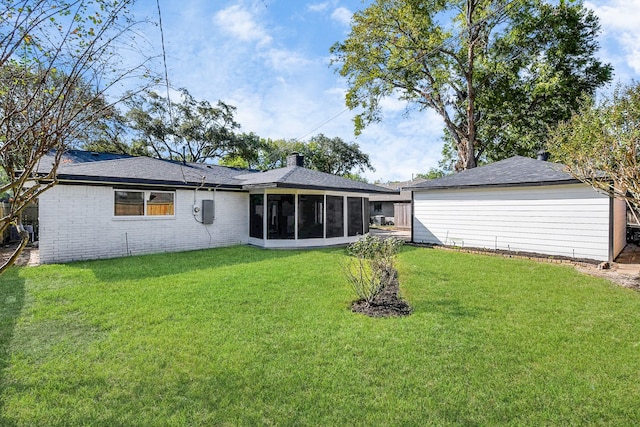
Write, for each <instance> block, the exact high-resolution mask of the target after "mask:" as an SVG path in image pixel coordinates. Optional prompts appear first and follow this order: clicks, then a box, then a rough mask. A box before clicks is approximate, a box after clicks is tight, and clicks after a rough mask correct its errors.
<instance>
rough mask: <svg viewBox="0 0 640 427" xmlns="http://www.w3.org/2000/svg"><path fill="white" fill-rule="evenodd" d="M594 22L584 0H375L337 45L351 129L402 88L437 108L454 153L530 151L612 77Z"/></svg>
mask: <svg viewBox="0 0 640 427" xmlns="http://www.w3.org/2000/svg"><path fill="white" fill-rule="evenodd" d="M598 31H599V27H598V21H597V18H596V17H595V15H594V14H593V13H592V12H591V11H587V10H586V9H584V7H583V5H582V3H581V2H579V1H576V2H568V1H560V2H559V3H558V4H551V3H550V2H545V1H542V0H376V1H375V2H374V3H373V4H372V5H370V6H369V7H367V8H365V9H364V10H362V11H360V12H357V13H356V14H354V16H353V24H352V28H351V32H350V33H349V35H348V37H347V38H346V40H345V41H343V42H340V43H337V44H335V45H334V46H333V47H332V48H331V52H332V53H333V54H334V59H333V63H334V64H337V65H338V67H339V68H338V71H339V73H340V74H341V75H342V76H344V77H346V78H347V81H348V86H349V89H348V92H347V95H346V103H347V106H348V107H350V108H352V109H355V108H361V109H362V112H360V113H359V114H358V115H357V116H356V118H355V132H356V134H358V133H360V132H361V131H362V129H363V128H364V127H365V126H366V125H367V124H369V123H371V122H376V121H379V120H381V119H382V116H381V108H380V105H381V104H380V101H381V100H382V99H383V98H385V97H387V96H397V97H399V98H400V99H402V100H405V101H407V102H408V103H409V104H417V105H418V107H419V108H420V109H426V108H432V109H434V110H435V111H436V112H437V113H438V114H439V115H440V116H441V117H442V118H443V120H444V122H445V135H446V139H447V140H448V143H449V144H450V146H451V147H453V150H449V152H451V153H453V154H454V155H455V156H456V157H457V159H456V162H455V163H456V164H455V168H456V169H467V168H472V167H475V166H476V165H477V164H478V162H479V161H480V160H481V159H483V158H486V159H490V160H497V159H500V158H504V157H508V156H510V155H512V154H516V153H518V154H528V155H531V154H532V153H533V152H534V151H535V148H538V147H539V144H540V139H539V138H540V137H541V136H543V135H544V133H545V132H546V131H547V128H548V127H549V126H554V125H555V124H556V123H557V122H558V121H559V120H562V119H563V118H567V117H568V115H569V114H570V112H571V111H572V109H573V108H575V106H576V105H577V102H578V100H579V99H580V97H581V96H582V94H583V93H587V94H593V92H594V90H595V89H596V88H598V87H599V86H601V85H602V84H603V83H605V82H607V81H609V80H610V78H611V67H610V66H609V65H604V64H602V63H600V62H599V61H597V60H596V59H595V58H594V56H593V55H594V53H595V52H596V50H597V49H598V44H597V41H596V36H597V33H598Z"/></svg>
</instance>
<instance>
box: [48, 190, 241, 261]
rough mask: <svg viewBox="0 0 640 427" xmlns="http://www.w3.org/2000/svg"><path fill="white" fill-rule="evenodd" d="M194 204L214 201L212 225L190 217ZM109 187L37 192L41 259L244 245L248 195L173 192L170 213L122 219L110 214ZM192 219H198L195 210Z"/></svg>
mask: <svg viewBox="0 0 640 427" xmlns="http://www.w3.org/2000/svg"><path fill="white" fill-rule="evenodd" d="M194 193H195V194H196V203H197V204H198V205H201V201H202V200H203V199H215V219H214V221H213V224H210V225H203V224H201V223H199V222H197V221H196V220H195V219H194V216H193V213H192V212H193V205H194ZM113 212H114V190H113V188H111V187H97V186H83V185H57V186H55V187H53V188H52V189H50V190H48V191H46V192H45V193H43V194H42V196H40V214H39V215H40V260H41V262H43V263H53V262H66V261H74V260H84V259H96V258H112V257H120V256H126V255H128V254H131V255H137V254H143V253H154V252H176V251H185V250H192V249H203V248H211V247H218V246H229V245H234V244H246V243H247V242H248V235H249V225H248V224H249V220H248V215H249V196H248V194H246V193H235V192H224V191H217V192H215V193H214V192H213V191H198V192H197V193H196V192H194V191H193V190H177V191H176V192H175V216H173V217H171V218H161V217H141V218H123V217H115V216H114V214H113ZM197 219H198V220H201V216H200V214H198V215H197Z"/></svg>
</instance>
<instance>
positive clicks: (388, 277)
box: [343, 235, 404, 304]
mask: <svg viewBox="0 0 640 427" xmlns="http://www.w3.org/2000/svg"><path fill="white" fill-rule="evenodd" d="M403 244H404V242H403V241H402V240H400V239H397V238H395V237H392V238H387V239H383V238H380V237H375V236H371V235H366V236H365V237H363V238H362V239H360V240H358V241H357V242H355V243H352V244H351V245H349V246H348V247H347V254H348V255H349V258H348V259H347V261H346V262H345V264H344V266H343V270H344V273H345V276H346V278H347V281H348V282H349V284H350V285H351V287H352V288H353V290H354V292H355V293H356V295H357V296H358V298H360V299H361V300H364V301H365V302H367V303H368V304H370V303H371V302H373V300H374V299H375V297H376V296H377V295H378V294H379V293H380V292H382V290H383V289H384V287H385V286H387V285H388V284H389V283H391V281H392V280H393V279H394V277H395V274H396V272H395V268H394V265H395V264H394V261H395V256H396V255H397V253H398V252H399V251H400V247H401V246H402V245H403Z"/></svg>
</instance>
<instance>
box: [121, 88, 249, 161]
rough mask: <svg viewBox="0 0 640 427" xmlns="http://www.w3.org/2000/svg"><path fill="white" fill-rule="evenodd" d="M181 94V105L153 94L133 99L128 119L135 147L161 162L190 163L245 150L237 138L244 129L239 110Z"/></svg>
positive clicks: (150, 92) (218, 157)
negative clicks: (237, 116)
mask: <svg viewBox="0 0 640 427" xmlns="http://www.w3.org/2000/svg"><path fill="white" fill-rule="evenodd" d="M179 92H180V100H179V101H177V102H169V100H168V99H166V98H164V97H162V96H160V95H158V94H157V93H156V92H152V91H149V92H146V93H144V94H141V95H136V96H133V97H132V98H131V100H130V101H129V102H128V104H129V111H128V112H127V113H126V115H125V117H126V119H127V122H128V124H129V126H130V127H131V128H132V129H133V131H134V132H135V134H136V136H135V137H134V138H133V145H134V146H137V147H145V148H146V149H147V150H148V152H149V153H150V154H151V155H152V156H154V157H157V158H159V159H168V160H184V161H188V162H205V161H207V160H212V159H221V158H224V157H225V156H230V155H232V154H233V153H235V152H236V151H237V150H241V149H242V147H243V144H242V142H243V141H239V140H238V139H237V138H236V135H235V131H237V130H238V129H239V128H240V125H239V124H238V123H236V121H235V119H234V117H233V114H234V113H235V107H233V106H231V105H228V104H226V103H224V102H222V101H218V102H217V104H216V105H215V106H213V105H211V104H210V103H209V102H208V101H206V100H205V101H197V100H196V99H195V98H194V97H193V96H192V95H191V94H190V93H189V91H188V90H187V89H180V91H179Z"/></svg>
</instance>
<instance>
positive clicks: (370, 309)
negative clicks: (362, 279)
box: [351, 273, 413, 317]
mask: <svg viewBox="0 0 640 427" xmlns="http://www.w3.org/2000/svg"><path fill="white" fill-rule="evenodd" d="M394 276H395V277H394V279H393V280H392V281H391V283H390V284H389V285H387V286H385V287H384V289H383V290H382V292H380V293H379V294H378V295H377V296H376V297H375V299H374V300H373V302H371V304H367V302H366V301H364V300H358V301H355V302H354V303H353V305H352V306H351V310H352V311H353V312H355V313H362V314H365V315H367V316H369V317H401V316H409V315H410V314H411V312H412V311H413V309H412V308H411V306H410V305H409V304H408V303H407V302H406V301H405V300H403V299H402V298H400V296H398V291H399V290H400V283H399V281H398V274H397V273H396V274H395V275H394Z"/></svg>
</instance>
